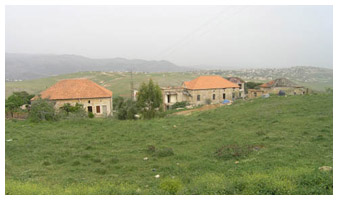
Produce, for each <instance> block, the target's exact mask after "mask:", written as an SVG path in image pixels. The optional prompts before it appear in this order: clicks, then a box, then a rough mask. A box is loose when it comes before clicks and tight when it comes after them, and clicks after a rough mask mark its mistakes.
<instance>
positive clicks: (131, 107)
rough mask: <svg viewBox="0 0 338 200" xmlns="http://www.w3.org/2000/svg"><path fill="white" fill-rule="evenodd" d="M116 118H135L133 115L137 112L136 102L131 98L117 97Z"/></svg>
mask: <svg viewBox="0 0 338 200" xmlns="http://www.w3.org/2000/svg"><path fill="white" fill-rule="evenodd" d="M116 111H117V118H118V119H120V120H126V119H136V118H135V115H136V114H137V107H136V102H134V101H132V100H131V99H128V100H126V101H125V100H124V99H123V98H122V97H121V98H119V101H118V103H117V105H116Z"/></svg>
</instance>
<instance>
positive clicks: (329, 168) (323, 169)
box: [318, 166, 332, 171]
mask: <svg viewBox="0 0 338 200" xmlns="http://www.w3.org/2000/svg"><path fill="white" fill-rule="evenodd" d="M318 169H319V170H320V171H332V167H330V166H322V167H319V168H318Z"/></svg>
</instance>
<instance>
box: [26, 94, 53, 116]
mask: <svg viewBox="0 0 338 200" xmlns="http://www.w3.org/2000/svg"><path fill="white" fill-rule="evenodd" d="M28 118H29V119H30V120H31V121H34V122H38V121H56V120H58V117H57V115H56V112H55V109H54V103H53V102H51V101H49V100H47V99H41V98H38V99H36V100H35V101H33V102H32V107H31V110H30V112H29V115H28Z"/></svg>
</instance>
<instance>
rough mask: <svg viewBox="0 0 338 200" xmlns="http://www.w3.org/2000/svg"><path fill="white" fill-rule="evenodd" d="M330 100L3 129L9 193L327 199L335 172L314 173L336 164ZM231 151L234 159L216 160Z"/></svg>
mask: <svg viewBox="0 0 338 200" xmlns="http://www.w3.org/2000/svg"><path fill="white" fill-rule="evenodd" d="M332 101H333V99H332V95H327V94H322V95H310V96H290V97H287V98H286V97H272V98H269V99H255V100H251V101H246V102H237V103H235V104H233V105H231V106H226V107H221V108H218V109H215V110H210V111H205V112H200V113H194V114H192V115H191V116H172V117H167V118H162V119H153V120H149V121H142V120H140V121H117V120H113V119H92V120H90V119H88V120H78V121H66V120H65V121H59V122H54V123H38V124H34V123H29V122H28V121H6V140H7V139H13V141H11V142H6V193H7V194H168V193H177V194H332V184H333V183H332V182H333V180H332V178H333V175H332V172H321V171H319V170H318V167H320V166H324V165H326V166H332V165H333V151H332V149H333V124H332V123H333V121H332V118H333V109H332V106H333V102H332ZM174 125H176V128H175V127H174ZM235 144H237V145H238V146H239V150H240V151H239V157H230V158H218V157H217V156H216V154H215V152H216V150H217V149H218V148H220V147H221V146H222V145H235ZM148 145H154V146H155V147H156V149H161V148H163V147H170V148H172V149H173V151H174V155H172V156H168V157H159V156H157V155H156V153H155V154H154V153H149V152H147V146H148ZM246 145H254V146H260V147H262V146H263V148H261V149H259V150H258V151H251V152H247V151H246V150H248V148H247V147H246ZM242 150H243V151H242ZM224 155H225V157H226V156H228V155H229V154H224ZM145 156H147V157H149V160H148V161H144V160H143V158H144V157H145ZM235 161H239V163H238V164H235ZM152 169H155V170H156V171H155V172H153V171H152ZM156 174H160V176H161V177H160V178H159V179H156V178H154V176H155V175H156Z"/></svg>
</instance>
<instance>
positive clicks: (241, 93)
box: [226, 77, 245, 98]
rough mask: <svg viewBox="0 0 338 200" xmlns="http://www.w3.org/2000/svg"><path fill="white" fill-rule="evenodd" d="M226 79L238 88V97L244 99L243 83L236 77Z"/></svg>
mask: <svg viewBox="0 0 338 200" xmlns="http://www.w3.org/2000/svg"><path fill="white" fill-rule="evenodd" d="M226 79H227V80H229V81H231V82H233V83H235V84H237V85H238V86H239V97H240V98H245V88H244V87H245V81H244V80H242V79H241V78H238V77H227V78H226Z"/></svg>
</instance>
